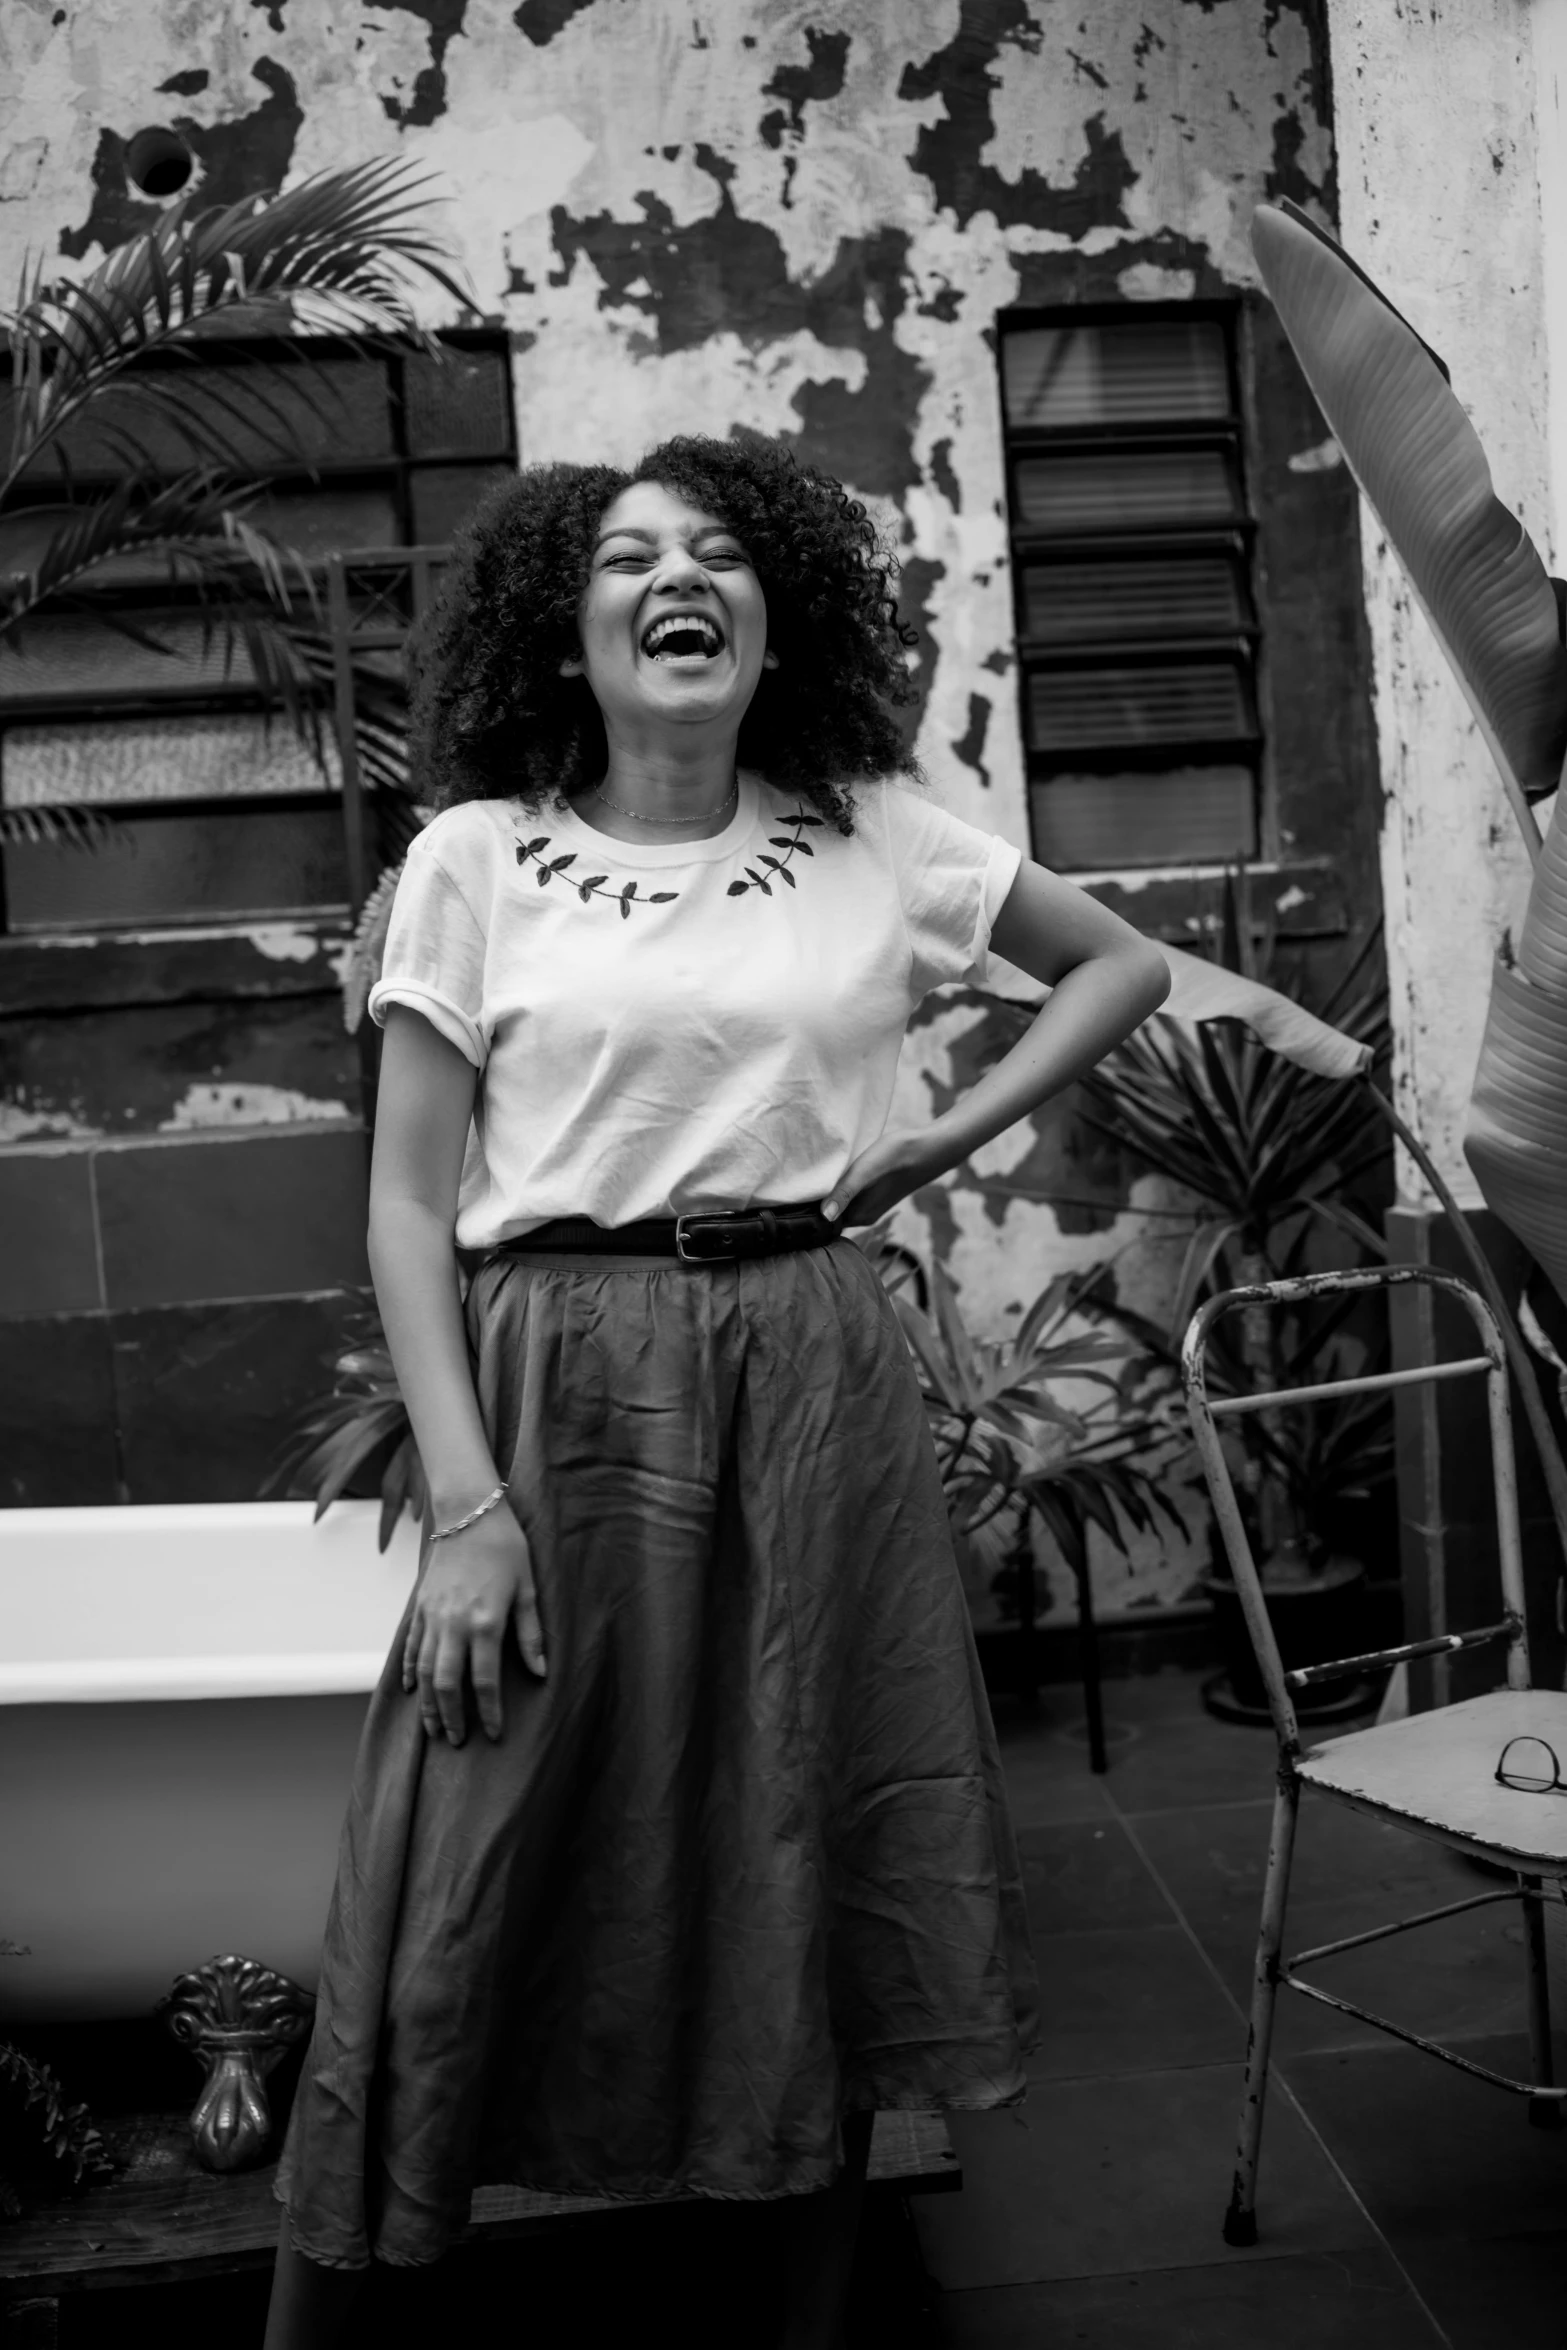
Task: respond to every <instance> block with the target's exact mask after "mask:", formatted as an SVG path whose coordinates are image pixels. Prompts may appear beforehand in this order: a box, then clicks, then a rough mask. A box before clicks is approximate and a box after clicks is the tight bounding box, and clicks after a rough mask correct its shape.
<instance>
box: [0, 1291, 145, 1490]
mask: <svg viewBox="0 0 1567 2350" xmlns="http://www.w3.org/2000/svg"><path fill="white" fill-rule="evenodd" d="M122 1498H123V1497H122V1494H121V1491H120V1483H119V1472H118V1463H117V1460H116V1454H115V1437H114V1378H113V1372H112V1370H111V1367H110V1350H109V1325H108V1322H107V1320H106V1319H105V1317H104V1316H103V1315H102V1314H59V1315H54V1314H47V1315H39V1316H36V1317H34V1318H32V1319H29V1320H27V1321H17V1322H0V1506H4V1507H5V1508H7V1509H63V1508H67V1507H69V1506H70V1505H71V1504H73V1503H75V1504H78V1505H84V1504H87V1503H91V1502H115V1501H119V1500H121V1499H122Z"/></svg>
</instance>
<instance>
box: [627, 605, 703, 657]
mask: <svg viewBox="0 0 1567 2350" xmlns="http://www.w3.org/2000/svg"><path fill="white" fill-rule="evenodd" d="M682 630H688V631H689V632H690V633H691V634H692V635H694V636H699V637H700V638H701V639H702V643H703V647H704V649H705V651H706V652H707V653H709V654H713V653H717V652H719V651H721V650H722V647H723V638H722V637H721V636H720V635H719V633H718V630H717V629H716V628H715V627H714V625H713V623H712V621H711V620H709V619H707V618H706V617H705V616H704V615H703V614H701V613H699V612H671V613H669V614H668V615H667V616H666V617H665V618H664V619H662V620H655V621H654V623H653V625H652V627H651V628H650V629H648V630H647V632H646V634H645V635H644V636H643V639H642V650H643V652H644V653H647V654H649V655H650V656H651V655H656V654H657V652H658V649H659V647H660V646H661V645H662V644H663V643H664V642H665V641H666V639H668V638H669V637H670V636H672V635H674V634H675V633H676V632H677V631H682Z"/></svg>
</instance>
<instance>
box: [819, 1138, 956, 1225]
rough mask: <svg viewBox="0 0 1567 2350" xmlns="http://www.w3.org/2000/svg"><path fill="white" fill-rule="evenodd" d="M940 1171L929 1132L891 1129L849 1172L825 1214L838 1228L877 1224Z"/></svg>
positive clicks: (835, 1187) (836, 1185)
mask: <svg viewBox="0 0 1567 2350" xmlns="http://www.w3.org/2000/svg"><path fill="white" fill-rule="evenodd" d="M940 1171H941V1170H940V1168H939V1167H938V1166H934V1165H933V1164H932V1162H931V1148H930V1134H929V1130H928V1129H926V1128H922V1127H913V1126H911V1127H903V1128H897V1129H891V1130H889V1131H888V1132H887V1133H886V1134H882V1135H879V1136H878V1137H877V1139H876V1141H875V1142H873V1143H872V1144H871V1146H870V1148H869V1150H864V1151H861V1153H860V1155H859V1157H858V1158H857V1159H856V1160H855V1161H854V1162H853V1164H852V1165H851V1166H850V1167H848V1168H846V1169H845V1171H844V1174H843V1175H842V1177H841V1178H840V1180H839V1181H838V1182H837V1183H836V1184H834V1186H833V1190H832V1196H831V1198H830V1199H828V1200H826V1201H824V1202H823V1207H824V1211H825V1213H826V1214H827V1215H828V1216H829V1217H830V1218H831V1220H832V1222H833V1223H835V1224H874V1223H876V1222H877V1220H878V1218H880V1217H882V1216H885V1215H886V1213H887V1211H888V1209H889V1208H895V1207H896V1206H897V1204H898V1202H899V1200H900V1199H907V1198H908V1196H909V1193H910V1192H911V1191H918V1189H919V1187H920V1185H921V1184H922V1183H928V1182H929V1181H930V1179H931V1177H932V1176H933V1175H936V1174H939V1173H940Z"/></svg>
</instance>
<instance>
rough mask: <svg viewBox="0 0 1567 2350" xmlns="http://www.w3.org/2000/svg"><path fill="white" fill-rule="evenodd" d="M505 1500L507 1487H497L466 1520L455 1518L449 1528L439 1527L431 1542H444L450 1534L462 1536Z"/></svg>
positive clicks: (469, 1513)
mask: <svg viewBox="0 0 1567 2350" xmlns="http://www.w3.org/2000/svg"><path fill="white" fill-rule="evenodd" d="M505 1499H506V1488H505V1486H504V1485H497V1486H496V1488H495V1491H494V1492H493V1493H487V1494H486V1495H485V1497H484V1499H483V1501H481V1502H480V1504H479V1506H478V1508H477V1509H476V1510H470V1511H469V1512H468V1515H467V1516H466V1517H465V1518H454V1519H453V1520H452V1522H451V1524H450V1525H449V1526H437V1527H436V1528H435V1530H434V1532H433V1533H432V1534H431V1536H430V1540H431V1541H432V1542H444V1541H445V1540H446V1537H447V1536H448V1534H460V1533H461V1532H462V1530H463V1528H464V1526H471V1525H472V1524H473V1522H474V1520H475V1519H476V1518H482V1517H484V1516H485V1515H486V1513H487V1512H488V1511H490V1510H492V1509H494V1508H495V1506H496V1504H497V1502H502V1501H504V1500H505Z"/></svg>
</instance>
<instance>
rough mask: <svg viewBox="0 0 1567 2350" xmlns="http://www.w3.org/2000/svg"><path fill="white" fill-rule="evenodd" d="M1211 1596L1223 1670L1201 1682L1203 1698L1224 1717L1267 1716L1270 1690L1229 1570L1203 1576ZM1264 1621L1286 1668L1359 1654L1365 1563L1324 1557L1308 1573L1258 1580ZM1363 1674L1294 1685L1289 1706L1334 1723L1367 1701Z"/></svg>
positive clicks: (1364, 1638)
mask: <svg viewBox="0 0 1567 2350" xmlns="http://www.w3.org/2000/svg"><path fill="white" fill-rule="evenodd" d="M1203 1588H1204V1590H1205V1591H1206V1592H1207V1593H1208V1596H1209V1598H1210V1599H1211V1600H1212V1602H1213V1620H1214V1630H1215V1632H1216V1634H1217V1636H1218V1650H1219V1655H1220V1657H1221V1658H1222V1659H1223V1670H1222V1672H1220V1673H1218V1674H1216V1675H1215V1676H1214V1678H1213V1680H1212V1681H1210V1682H1208V1683H1207V1684H1205V1686H1204V1689H1203V1702H1204V1703H1205V1705H1207V1707H1208V1710H1209V1711H1210V1712H1211V1713H1216V1714H1218V1715H1219V1716H1220V1718H1221V1719H1222V1720H1225V1721H1236V1722H1257V1723H1264V1722H1271V1720H1272V1718H1273V1717H1272V1715H1271V1714H1270V1713H1269V1711H1268V1693H1267V1690H1266V1689H1265V1688H1264V1686H1263V1680H1262V1674H1261V1672H1260V1671H1259V1669H1258V1665H1257V1659H1256V1656H1255V1654H1254V1653H1253V1650H1252V1645H1251V1635H1250V1634H1249V1633H1248V1631H1247V1629H1246V1619H1245V1616H1244V1615H1243V1614H1242V1612H1241V1600H1240V1593H1239V1592H1238V1591H1237V1590H1236V1588H1235V1585H1234V1583H1233V1582H1232V1581H1231V1579H1230V1577H1229V1576H1228V1575H1212V1574H1210V1575H1205V1576H1204V1577H1203ZM1262 1593H1263V1598H1264V1599H1265V1601H1266V1602H1267V1608H1268V1621H1269V1623H1270V1624H1271V1625H1272V1626H1273V1637H1274V1639H1275V1640H1276V1641H1277V1642H1278V1644H1279V1654H1280V1656H1281V1657H1282V1659H1283V1661H1284V1669H1285V1671H1286V1672H1292V1671H1293V1670H1294V1669H1295V1668H1296V1667H1297V1666H1300V1665H1325V1664H1331V1663H1332V1662H1333V1660H1334V1659H1335V1658H1336V1657H1341V1656H1358V1655H1363V1654H1364V1653H1365V1651H1366V1650H1367V1649H1368V1648H1369V1647H1370V1646H1371V1645H1372V1643H1371V1639H1370V1633H1369V1624H1368V1610H1367V1604H1366V1570H1365V1568H1364V1566H1363V1565H1362V1564H1361V1562H1360V1560H1359V1559H1352V1558H1330V1559H1329V1560H1328V1561H1327V1563H1326V1565H1325V1566H1323V1567H1322V1568H1321V1569H1320V1570H1319V1571H1318V1572H1317V1573H1315V1574H1311V1575H1289V1576H1286V1577H1270V1576H1269V1574H1268V1573H1267V1571H1266V1570H1264V1573H1263V1579H1262ZM1371 1695H1372V1688H1371V1685H1370V1684H1369V1683H1368V1682H1367V1681H1365V1680H1364V1679H1355V1680H1351V1681H1327V1682H1324V1683H1322V1684H1321V1686H1320V1687H1318V1688H1315V1689H1305V1690H1301V1691H1299V1692H1297V1694H1296V1698H1295V1711H1296V1713H1297V1714H1298V1715H1299V1717H1300V1719H1301V1720H1302V1721H1303V1722H1332V1721H1338V1720H1341V1719H1345V1718H1347V1717H1348V1716H1350V1715H1353V1714H1357V1713H1361V1712H1363V1711H1364V1710H1365V1707H1366V1706H1367V1704H1368V1703H1369V1701H1370V1698H1371Z"/></svg>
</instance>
